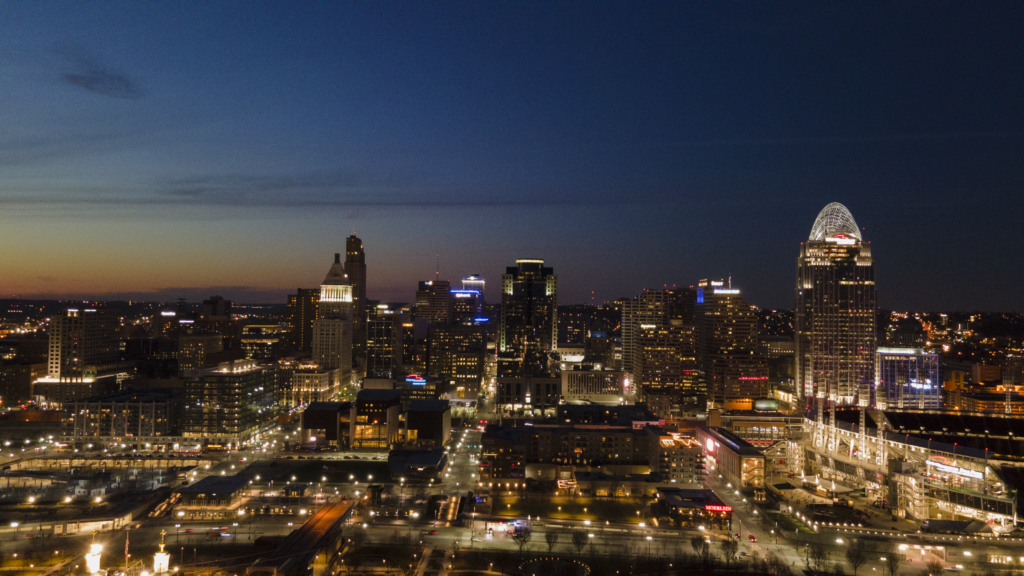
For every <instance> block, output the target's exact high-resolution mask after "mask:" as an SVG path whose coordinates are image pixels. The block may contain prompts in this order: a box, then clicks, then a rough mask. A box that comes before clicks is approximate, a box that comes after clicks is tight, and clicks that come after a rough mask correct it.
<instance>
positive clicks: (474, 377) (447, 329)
mask: <svg viewBox="0 0 1024 576" xmlns="http://www.w3.org/2000/svg"><path fill="white" fill-rule="evenodd" d="M486 354H487V336H486V335H485V334H484V329H483V327H481V326H475V325H467V324H432V325H431V326H430V329H429V332H428V335H427V374H428V376H429V377H430V378H431V379H434V380H436V381H437V382H439V383H440V384H441V390H440V392H441V393H442V394H444V393H447V391H449V390H451V389H453V388H456V387H462V388H463V396H462V397H463V398H465V397H466V395H465V394H466V391H468V392H470V393H471V394H472V395H473V397H474V398H475V397H476V393H477V392H478V391H479V389H480V384H481V381H482V380H483V376H484V357H485V356H486Z"/></svg>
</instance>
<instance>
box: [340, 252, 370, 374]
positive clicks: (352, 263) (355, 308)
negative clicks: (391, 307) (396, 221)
mask: <svg viewBox="0 0 1024 576" xmlns="http://www.w3.org/2000/svg"><path fill="white" fill-rule="evenodd" d="M345 274H346V275H347V276H348V282H349V284H351V285H352V355H353V358H355V359H356V363H357V364H359V365H360V367H361V368H363V366H362V363H363V357H364V355H365V353H366V252H364V251H363V241H362V240H360V239H359V238H358V237H356V235H355V233H354V232H353V233H352V234H351V235H350V236H349V237H348V238H346V239H345Z"/></svg>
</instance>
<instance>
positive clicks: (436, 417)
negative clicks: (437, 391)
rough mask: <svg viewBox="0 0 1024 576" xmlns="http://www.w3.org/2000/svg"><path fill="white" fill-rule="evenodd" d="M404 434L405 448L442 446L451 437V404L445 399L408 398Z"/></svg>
mask: <svg viewBox="0 0 1024 576" xmlns="http://www.w3.org/2000/svg"><path fill="white" fill-rule="evenodd" d="M404 435H405V447H406V448H419V449H424V450H433V449H441V448H444V446H445V444H447V443H448V441H449V440H451V439H452V410H451V405H450V404H449V403H448V401H447V400H410V401H409V407H408V408H407V409H406V411H405V430H404Z"/></svg>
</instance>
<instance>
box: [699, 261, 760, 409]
mask: <svg viewBox="0 0 1024 576" xmlns="http://www.w3.org/2000/svg"><path fill="white" fill-rule="evenodd" d="M696 309H697V313H696V316H697V318H696V322H697V325H698V327H699V332H698V334H699V338H698V345H697V350H698V354H697V359H698V366H699V367H700V369H701V370H702V371H703V372H704V378H705V380H706V382H707V391H708V397H709V399H710V400H713V401H714V402H715V404H716V405H718V406H724V405H725V404H726V403H727V402H732V401H736V400H740V399H744V400H753V399H754V398H763V397H764V396H767V395H768V364H767V361H766V359H765V358H764V356H762V355H761V354H760V353H759V352H758V346H757V313H756V312H755V311H754V308H753V307H752V306H751V305H750V304H747V302H746V300H744V299H743V296H742V295H740V291H739V289H737V288H733V287H732V286H731V283H729V284H726V283H725V282H723V281H715V280H701V281H700V282H699V283H698V284H697V306H696Z"/></svg>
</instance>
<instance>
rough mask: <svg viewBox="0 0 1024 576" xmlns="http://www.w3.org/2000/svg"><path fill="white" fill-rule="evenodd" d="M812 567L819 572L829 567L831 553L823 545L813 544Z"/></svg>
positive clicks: (811, 550) (811, 548) (811, 552)
mask: <svg viewBox="0 0 1024 576" xmlns="http://www.w3.org/2000/svg"><path fill="white" fill-rule="evenodd" d="M810 557H811V566H813V567H814V569H815V570H816V571H818V572H821V571H822V570H824V569H825V568H826V567H828V560H829V552H828V548H825V546H824V545H822V544H817V543H815V544H811V547H810Z"/></svg>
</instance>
